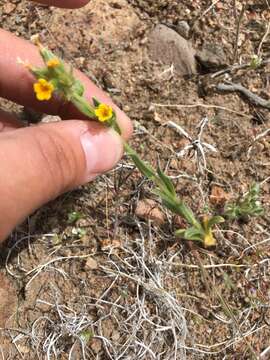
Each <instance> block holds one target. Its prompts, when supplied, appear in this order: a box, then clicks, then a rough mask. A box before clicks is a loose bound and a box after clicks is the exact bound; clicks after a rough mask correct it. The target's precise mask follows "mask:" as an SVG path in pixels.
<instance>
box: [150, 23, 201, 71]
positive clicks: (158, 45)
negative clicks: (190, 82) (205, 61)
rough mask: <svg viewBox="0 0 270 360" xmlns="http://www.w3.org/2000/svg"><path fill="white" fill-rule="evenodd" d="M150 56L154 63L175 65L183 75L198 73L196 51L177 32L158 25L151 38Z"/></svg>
mask: <svg viewBox="0 0 270 360" xmlns="http://www.w3.org/2000/svg"><path fill="white" fill-rule="evenodd" d="M149 54H150V56H151V58H152V60H154V61H159V62H162V63H163V64H164V65H167V66H170V65H172V64H173V65H174V67H175V70H176V72H178V73H179V74H181V75H192V74H195V73H196V61H195V50H194V49H193V48H192V46H191V45H190V44H189V43H188V41H187V40H186V39H184V38H183V37H182V36H181V35H179V34H178V33H177V32H176V31H174V30H172V29H170V28H168V27H167V26H165V25H157V26H156V27H155V29H154V30H153V31H152V32H151V34H150V36H149Z"/></svg>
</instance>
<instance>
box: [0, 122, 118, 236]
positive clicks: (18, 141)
mask: <svg viewBox="0 0 270 360" xmlns="http://www.w3.org/2000/svg"><path fill="white" fill-rule="evenodd" d="M122 152H123V145H122V139H121V138H120V136H119V135H118V134H116V133H115V132H114V131H113V130H111V129H107V128H104V127H102V126H101V125H100V124H98V123H94V122H88V121H80V120H70V121H63V122H58V123H51V124H44V125H40V126H35V127H30V128H22V129H18V130H15V131H12V132H6V133H2V134H0V164H1V172H0V199H1V200H0V214H1V216H0V239H4V238H5V237H6V236H7V235H8V234H9V232H10V231H12V229H13V228H14V227H15V226H16V225H17V224H18V223H20V222H22V221H23V220H24V218H25V217H26V216H28V215H29V214H31V213H32V212H33V211H34V210H36V209H37V208H38V207H40V206H41V205H43V204H45V203H46V202H48V201H50V200H52V199H54V198H56V197H57V196H58V195H59V194H61V193H63V192H65V191H67V190H70V189H72V188H74V187H76V186H78V185H82V184H84V183H86V182H88V181H90V180H92V179H94V178H95V177H96V176H97V175H99V174H101V173H103V172H106V171H108V170H110V169H111V168H112V167H113V166H115V164H116V163H117V162H118V161H119V159H120V158H121V156H122ZM3 214H4V215H3Z"/></svg>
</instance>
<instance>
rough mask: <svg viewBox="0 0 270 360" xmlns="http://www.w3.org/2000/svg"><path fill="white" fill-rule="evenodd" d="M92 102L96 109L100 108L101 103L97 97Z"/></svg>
mask: <svg viewBox="0 0 270 360" xmlns="http://www.w3.org/2000/svg"><path fill="white" fill-rule="evenodd" d="M92 101H93V104H94V107H95V108H97V107H99V105H100V104H101V102H100V101H99V100H98V99H97V98H95V97H93V98H92Z"/></svg>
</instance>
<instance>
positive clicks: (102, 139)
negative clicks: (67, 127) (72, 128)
mask: <svg viewBox="0 0 270 360" xmlns="http://www.w3.org/2000/svg"><path fill="white" fill-rule="evenodd" d="M81 144H82V147H83V150H84V153H85V158H86V168H87V170H86V180H85V181H86V182H88V181H91V180H93V179H94V178H95V177H96V176H98V175H100V174H103V173H105V172H107V171H109V170H111V169H112V168H113V167H114V166H115V165H116V164H117V163H118V161H119V160H120V159H121V157H122V155H123V142H122V139H121V137H120V136H119V135H118V134H117V133H116V132H115V131H113V130H112V129H103V130H102V131H99V132H97V133H91V132H90V131H87V132H85V133H84V134H83V135H81Z"/></svg>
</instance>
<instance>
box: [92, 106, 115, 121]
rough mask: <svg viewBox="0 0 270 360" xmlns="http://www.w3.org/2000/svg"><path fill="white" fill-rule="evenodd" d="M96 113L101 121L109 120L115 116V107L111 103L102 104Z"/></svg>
mask: <svg viewBox="0 0 270 360" xmlns="http://www.w3.org/2000/svg"><path fill="white" fill-rule="evenodd" d="M95 114H96V117H97V118H98V120H99V121H101V122H104V121H108V120H110V119H111V118H112V116H113V109H112V108H111V106H109V105H106V104H100V105H99V106H98V107H97V108H96V110H95Z"/></svg>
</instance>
